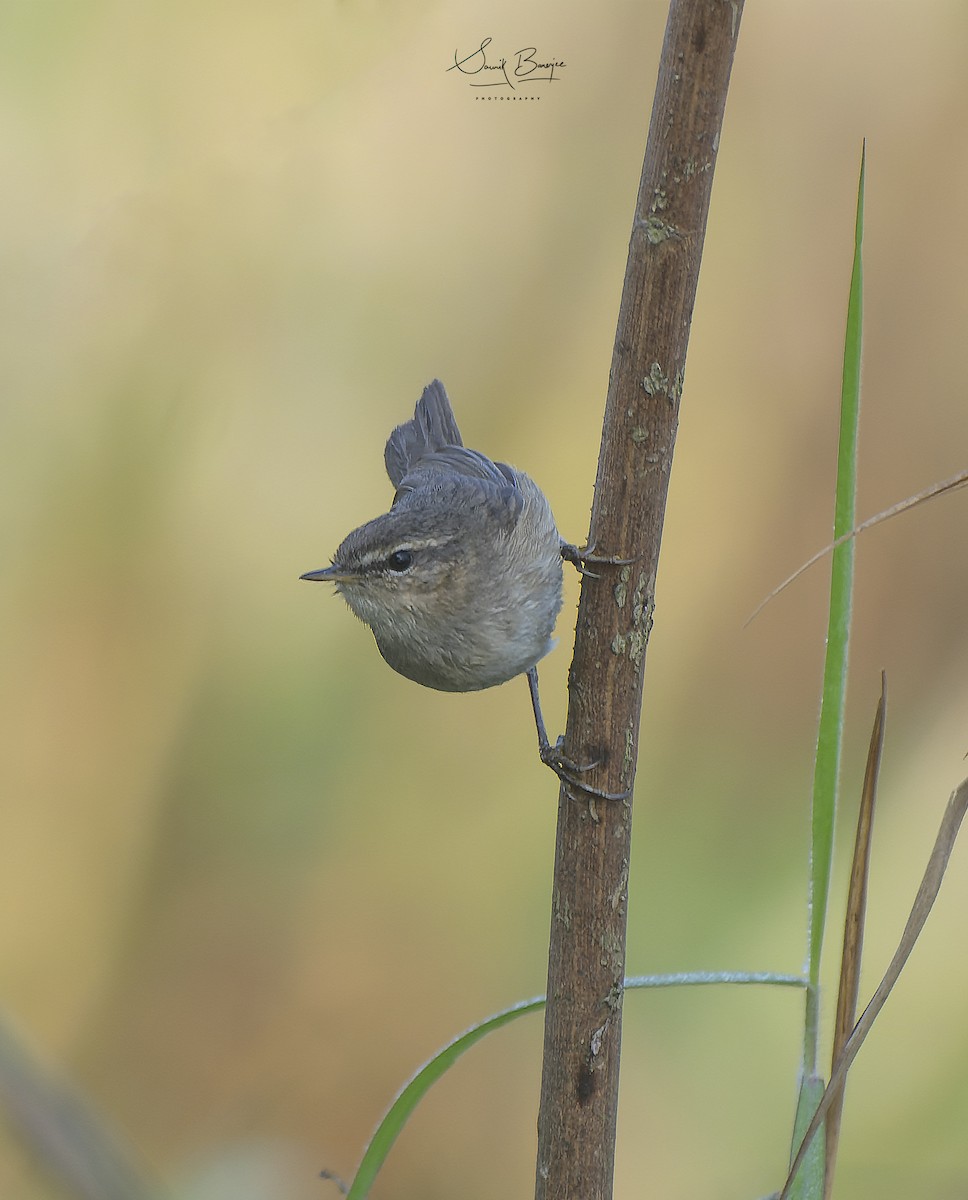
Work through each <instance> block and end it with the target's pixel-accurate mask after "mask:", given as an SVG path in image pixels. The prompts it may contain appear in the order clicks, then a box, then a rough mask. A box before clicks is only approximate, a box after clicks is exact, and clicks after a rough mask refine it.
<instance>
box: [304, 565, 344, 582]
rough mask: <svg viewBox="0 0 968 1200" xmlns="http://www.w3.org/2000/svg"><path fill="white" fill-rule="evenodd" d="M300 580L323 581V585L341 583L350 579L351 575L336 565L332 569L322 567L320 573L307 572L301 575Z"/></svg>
mask: <svg viewBox="0 0 968 1200" xmlns="http://www.w3.org/2000/svg"><path fill="white" fill-rule="evenodd" d="M299 578H300V579H312V580H322V581H323V583H340V582H342V581H343V580H345V579H349V578H350V573H349V572H348V571H344V570H342V569H341V568H340V567H337V566H336V565H335V564H334V565H333V566H331V567H320V568H319V570H318V571H307V572H306V574H305V575H300V576H299Z"/></svg>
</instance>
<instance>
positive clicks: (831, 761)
mask: <svg viewBox="0 0 968 1200" xmlns="http://www.w3.org/2000/svg"><path fill="white" fill-rule="evenodd" d="M864 171H865V154H864V153H862V154H861V166H860V181H859V183H858V187H857V218H856V222H855V226H854V262H853V269H852V271H851V277H850V296H849V299H848V302H847V331H846V335H845V339H844V370H843V382H842V386H841V402H840V447H839V451H838V456H837V495H836V502H835V508H834V540H835V541H836V539H837V538H839V537H841V536H842V535H843V534H845V533H848V532H849V531H850V530H851V529H853V527H854V523H855V508H856V497H857V432H858V425H859V418H860V359H861V336H862V328H863V284H864V271H863V256H862V249H863V239H864ZM853 582H854V542H853V539H849V540H848V541H846V542H844V543H843V544H842V545H840V546H838V547H837V549H836V550H835V551H834V553H833V562H832V567H831V580H830V615H829V618H828V624H827V655H826V661H825V663H824V677H823V696H822V699H821V706H820V728H819V732H818V735H817V757H816V763H815V768H814V779H813V810H812V811H813V817H812V835H811V851H810V935H809V946H808V956H807V974H808V976H809V978H810V984H811V986H810V988H809V990H808V992H807V1006H806V1007H807V1013H806V1022H805V1029H804V1055H803V1065H804V1071H805V1072H806V1074H808V1075H811V1074H813V1073H814V1072H815V1071H816V1067H817V1056H818V1047H819V1040H820V1013H819V986H820V957H821V951H822V949H823V936H824V925H825V922H826V917H827V896H828V892H829V889H830V866H831V860H832V858H833V842H834V820H835V815H836V808H837V784H838V779H839V776H840V758H841V749H842V746H843V731H844V707H845V701H846V696H847V652H848V645H849V641H850V617H851V601H852V593H853Z"/></svg>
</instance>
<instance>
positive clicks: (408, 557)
mask: <svg viewBox="0 0 968 1200" xmlns="http://www.w3.org/2000/svg"><path fill="white" fill-rule="evenodd" d="M412 565H413V554H411V552H410V551H409V550H394V552H393V553H392V554H391V555H390V557H389V558H388V559H387V566H388V567H389V568H390V570H391V571H401V572H402V571H406V570H408V568H410V567H411V566H412Z"/></svg>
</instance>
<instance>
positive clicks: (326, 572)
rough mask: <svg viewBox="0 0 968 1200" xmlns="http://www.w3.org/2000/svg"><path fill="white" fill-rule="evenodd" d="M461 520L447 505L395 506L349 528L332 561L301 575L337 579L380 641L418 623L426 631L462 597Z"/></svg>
mask: <svg viewBox="0 0 968 1200" xmlns="http://www.w3.org/2000/svg"><path fill="white" fill-rule="evenodd" d="M461 525H462V523H461V522H458V521H455V520H454V519H452V518H451V517H450V516H449V514H448V513H447V512H446V510H445V511H443V512H441V511H439V510H437V509H427V510H421V508H420V507H417V506H415V507H413V508H410V507H399V506H398V507H397V508H394V509H391V510H390V512H388V513H385V514H384V515H383V516H380V517H376V518H375V519H374V520H372V521H368V522H367V523H366V524H365V525H361V526H360V528H359V529H354V530H353V532H352V533H351V534H349V536H348V537H346V538H345V539H344V541H343V542H342V544H341V545H340V547H339V549H338V550H337V551H336V553H335V554H334V555H333V562H332V565H331V566H329V567H324V568H323V569H322V570H319V571H309V572H307V573H306V574H305V575H303V576H302V578H303V579H317V580H323V581H328V582H330V583H333V584H335V586H336V590H337V591H338V592H339V593H340V595H341V596H342V597H343V599H344V600H345V601H346V603H347V604H348V605H349V606H350V608H351V609H352V610H353V612H355V613H356V615H357V616H358V617H359V618H360V619H361V620H363V621H365V622H366V624H367V625H369V626H370V628H371V629H372V630H373V632H374V633H375V634H376V636H377V641H378V642H380V641H381V640H383V639H384V638H387V637H392V636H394V635H397V636H400V635H403V634H405V633H406V634H407V635H408V636H410V637H413V636H414V635H419V634H420V632H421V630H422V629H424V628H425V629H426V631H427V633H428V635H432V631H433V628H434V626H435V624H438V623H439V622H441V621H443V620H446V618H447V615H448V612H449V611H450V609H451V608H452V607H453V606H454V605H457V606H459V605H460V604H461V603H462V602H463V601H464V598H465V596H466V591H467V582H466V581H467V576H468V568H469V566H470V565H471V564H470V563H469V562H468V554H471V556H472V557H473V551H472V545H473V543H472V541H471V540H470V539H468V538H467V536H466V534H467V530H466V528H464V529H463V530H462V528H461ZM462 532H463V534H464V536H463V537H462V536H461V533H462Z"/></svg>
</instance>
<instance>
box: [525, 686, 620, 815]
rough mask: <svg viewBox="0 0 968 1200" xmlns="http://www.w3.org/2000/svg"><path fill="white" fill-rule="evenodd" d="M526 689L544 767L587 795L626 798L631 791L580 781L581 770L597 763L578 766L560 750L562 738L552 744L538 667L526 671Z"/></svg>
mask: <svg viewBox="0 0 968 1200" xmlns="http://www.w3.org/2000/svg"><path fill="white" fill-rule="evenodd" d="M527 674H528V689H529V690H530V692H531V707H532V708H533V709H534V723H535V726H536V728H537V730H538V755H539V757H540V758H541V761H542V762H543V763H544V764H545V766H546V767H550V768H551V769H552V771H554V773H555V774H556V775H557V776H558V778H559V779H560V780H561V781H562V783H564V784H566V785H567V786H571V787H576V788H578V789H579V791H582V792H586V793H587V794H588V795H589V796H597V797H598V798H599V799H601V800H627V799H628V798H629V796H630V795H631V794H632V793H631V792H604V791H602V789H601V788H594V787H590V786H589V785H588V784H587V783H582V781H581V779H580V778H578V776H579V775H581V773H582V772H583V771H590V770H592V768H593V767H597V766H598V763H597V762H593V763H588V764H587V765H586V766H579V765H578V764H577V763H574V762H572V760H571V759H570V758H568V756H567V755H566V754H563V753H562V751H561V743H562V742H563V741H564V738H561V737H560V738H558V740H557V741H556V742H555V744H554V745H552V744H551V741H550V740H549V738H548V730H547V729H546V727H545V723H544V717H543V716H542V715H541V701H540V699H539V697H538V668H537V667H532V668H531V669H530V670H529V671H528V673H527Z"/></svg>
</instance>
